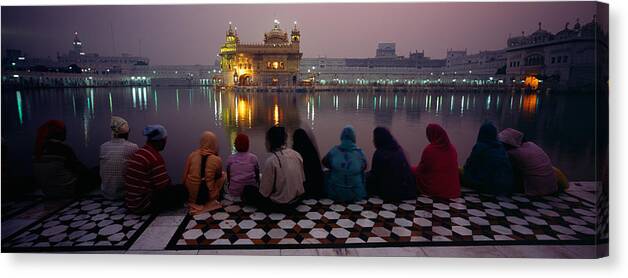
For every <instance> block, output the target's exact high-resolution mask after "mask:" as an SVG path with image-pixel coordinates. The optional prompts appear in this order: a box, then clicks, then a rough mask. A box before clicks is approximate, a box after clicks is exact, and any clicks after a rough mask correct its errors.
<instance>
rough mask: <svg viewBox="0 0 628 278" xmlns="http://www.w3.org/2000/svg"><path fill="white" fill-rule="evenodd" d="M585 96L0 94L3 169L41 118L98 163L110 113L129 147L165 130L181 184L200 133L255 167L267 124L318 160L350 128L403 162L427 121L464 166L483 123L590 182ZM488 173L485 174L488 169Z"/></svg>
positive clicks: (23, 169)
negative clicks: (314, 145) (516, 136)
mask: <svg viewBox="0 0 628 278" xmlns="http://www.w3.org/2000/svg"><path fill="white" fill-rule="evenodd" d="M593 101H594V96H593V95H592V94H590V95H582V94H579V95H568V94H539V95H521V94H513V93H511V92H500V93H496V92H492V93H483V92H456V93H451V92H436V91H434V92H428V93H425V92H421V93H419V92H416V93H404V92H400V93H394V92H387V93H383V92H382V93H373V92H337V93H334V92H320V93H309V94H306V93H303V94H299V93H296V94H295V93H278V94H277V93H233V92H224V91H223V92H217V91H215V90H214V89H211V88H193V89H190V88H179V89H174V88H151V87H138V88H88V89H84V88H83V89H49V90H21V91H16V90H8V89H7V90H3V91H2V138H3V140H5V142H6V143H7V146H8V159H9V161H10V165H9V166H10V168H11V172H12V173H14V174H20V175H21V174H29V172H30V171H31V166H30V164H31V154H32V148H33V144H34V140H35V133H36V129H37V127H38V126H39V125H41V124H42V123H43V122H45V121H46V120H49V119H61V120H63V121H65V123H66V125H67V127H68V139H67V142H68V143H69V144H70V145H71V146H72V147H73V148H74V150H75V151H76V153H77V155H78V157H79V158H80V159H81V160H82V161H84V162H85V163H86V164H87V165H89V166H96V165H97V164H98V150H99V146H100V144H102V143H103V142H105V141H107V140H109V139H110V137H111V134H110V129H109V121H110V116H111V115H118V116H122V117H124V118H126V119H127V120H128V121H129V123H130V125H131V134H130V140H131V141H134V142H136V143H137V144H138V145H142V144H143V142H144V138H143V136H142V135H141V130H142V128H143V127H144V126H145V125H147V124H153V123H159V124H163V125H164V126H165V127H166V128H167V129H168V134H169V138H168V145H167V146H166V150H165V151H164V152H163V156H164V158H165V160H166V164H167V167H168V171H169V173H170V175H171V177H172V178H173V180H174V181H175V182H177V181H180V180H181V174H182V171H183V163H184V161H185V158H186V156H187V155H188V154H189V153H190V152H191V151H192V150H194V149H195V148H196V147H197V145H198V141H199V136H200V134H201V132H202V131H204V130H211V131H213V132H214V133H216V135H217V136H218V138H219V139H220V155H221V156H222V157H223V159H225V158H226V156H228V154H230V153H231V152H232V151H233V148H232V145H233V140H234V138H235V136H236V134H237V132H238V131H244V132H246V133H247V134H248V135H249V136H250V137H251V151H252V152H254V153H256V154H257V155H258V156H259V157H260V159H261V160H263V159H265V158H266V157H267V155H268V154H267V153H266V152H265V150H264V133H265V131H266V129H267V128H268V127H270V126H271V125H273V124H275V123H280V124H283V125H285V126H286V127H287V128H288V130H289V132H290V134H292V132H293V131H294V129H296V128H298V127H310V128H312V130H313V133H314V134H315V137H316V141H317V142H318V146H319V149H320V152H321V157H322V156H323V155H324V154H325V153H326V152H327V151H328V150H329V149H330V148H331V147H332V146H333V145H335V144H338V143H339V136H340V131H341V129H342V128H343V127H344V126H345V125H347V124H351V125H353V126H354V128H355V129H356V133H357V140H358V142H357V143H358V145H359V146H360V147H362V148H363V149H364V151H365V152H366V154H367V156H368V157H369V158H370V157H372V155H373V152H374V147H373V144H372V130H373V128H374V127H376V126H386V127H389V128H390V129H391V131H392V133H393V134H394V135H395V136H396V137H397V139H398V141H399V143H400V144H401V145H402V146H403V147H404V149H405V151H406V153H407V156H408V158H409V160H410V162H411V163H412V164H416V163H418V161H419V159H420V154H421V150H422V149H423V147H424V146H425V145H426V144H427V139H426V138H425V127H426V125H427V124H428V123H438V124H440V125H442V126H443V127H444V128H445V129H446V130H447V132H448V133H449V136H450V138H451V141H452V143H453V144H454V145H455V146H456V147H457V149H458V155H459V157H458V160H459V163H460V164H463V163H464V161H465V160H466V158H467V156H468V155H469V153H470V151H471V148H472V147H473V144H474V142H475V139H476V136H477V131H478V129H479V127H480V125H481V124H482V123H483V121H484V120H492V121H494V123H495V124H496V125H497V127H498V128H499V129H503V128H506V127H512V128H516V129H518V130H521V131H523V132H524V133H525V134H526V137H527V138H528V139H530V140H534V141H535V142H537V144H538V145H540V146H541V147H542V148H543V149H545V150H546V152H547V153H548V154H549V155H550V157H551V159H552V161H553V163H554V164H555V165H557V166H558V167H559V168H561V169H563V170H564V171H565V173H566V174H567V176H568V177H569V178H570V179H571V180H593V178H594V159H593V158H594V140H593V138H594V137H593V131H594V123H595V122H594V117H593V115H594V110H593ZM488 170H490V169H488Z"/></svg>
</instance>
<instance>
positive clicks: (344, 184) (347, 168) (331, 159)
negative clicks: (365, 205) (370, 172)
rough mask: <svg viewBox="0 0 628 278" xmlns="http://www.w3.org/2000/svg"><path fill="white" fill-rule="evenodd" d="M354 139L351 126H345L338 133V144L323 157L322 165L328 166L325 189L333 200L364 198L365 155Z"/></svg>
mask: <svg viewBox="0 0 628 278" xmlns="http://www.w3.org/2000/svg"><path fill="white" fill-rule="evenodd" d="M355 141H356V140H355V131H354V130H353V127H351V126H346V127H345V128H344V129H343V130H342V133H341V134H340V145H337V146H335V147H333V148H332V149H331V150H330V151H329V152H328V153H327V155H325V157H324V158H323V165H324V166H325V167H327V168H329V175H328V176H327V182H326V184H325V191H326V192H327V196H328V197H329V198H331V199H333V200H335V201H339V202H355V201H359V200H362V199H364V198H366V189H365V187H364V181H365V178H364V170H366V164H367V162H366V156H365V155H364V152H363V151H362V149H360V148H358V146H357V145H356V144H355Z"/></svg>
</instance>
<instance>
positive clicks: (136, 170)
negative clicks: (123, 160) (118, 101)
mask: <svg viewBox="0 0 628 278" xmlns="http://www.w3.org/2000/svg"><path fill="white" fill-rule="evenodd" d="M144 136H146V144H145V145H144V146H143V147H142V148H140V149H139V150H137V151H136V152H135V153H133V155H131V157H129V159H128V160H127V164H126V165H127V170H126V176H125V183H126V187H125V189H126V193H125V203H126V206H127V208H128V209H129V210H130V211H131V212H133V213H138V214H144V213H157V212H159V211H162V210H167V209H174V208H178V207H181V206H182V204H183V202H185V200H186V199H187V195H188V194H187V191H186V190H185V187H184V186H182V185H173V184H172V182H171V180H170V176H168V172H167V171H166V163H165V162H164V159H163V158H162V157H161V155H160V154H159V152H160V151H163V150H164V148H165V147H166V143H167V139H168V133H167V131H166V129H165V128H164V127H163V126H161V125H148V126H146V127H145V128H144Z"/></svg>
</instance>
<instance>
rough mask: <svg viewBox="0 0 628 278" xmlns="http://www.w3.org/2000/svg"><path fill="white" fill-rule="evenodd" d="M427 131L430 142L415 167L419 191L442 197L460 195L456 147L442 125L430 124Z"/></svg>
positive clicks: (456, 196)
mask: <svg viewBox="0 0 628 278" xmlns="http://www.w3.org/2000/svg"><path fill="white" fill-rule="evenodd" d="M426 133H427V139H428V140H429V141H430V144H429V145H427V147H425V149H424V150H423V154H422V155H421V162H419V165H417V167H416V168H415V169H414V170H415V175H416V180H417V186H418V188H419V192H421V193H422V194H425V195H428V196H433V197H440V198H458V197H460V177H459V172H458V171H459V170H458V153H457V152H456V148H455V147H454V146H453V145H452V144H451V143H450V142H449V136H447V132H446V131H445V130H444V129H443V128H442V127H441V126H440V125H437V124H429V125H428V126H427V129H426Z"/></svg>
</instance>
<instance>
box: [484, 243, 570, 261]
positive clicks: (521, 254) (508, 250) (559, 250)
mask: <svg viewBox="0 0 628 278" xmlns="http://www.w3.org/2000/svg"><path fill="white" fill-rule="evenodd" d="M495 248H497V250H498V251H499V252H501V253H502V254H504V257H507V258H575V256H574V254H573V253H572V252H569V251H568V250H567V249H566V248H564V247H562V246H553V245H508V246H496V247H495Z"/></svg>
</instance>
